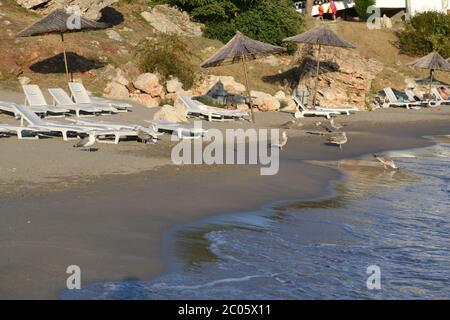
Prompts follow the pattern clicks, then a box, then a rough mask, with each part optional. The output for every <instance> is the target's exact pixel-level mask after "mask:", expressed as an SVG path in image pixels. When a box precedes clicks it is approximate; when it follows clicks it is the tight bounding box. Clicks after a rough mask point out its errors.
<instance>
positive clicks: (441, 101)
mask: <svg viewBox="0 0 450 320" xmlns="http://www.w3.org/2000/svg"><path fill="white" fill-rule="evenodd" d="M431 93H432V94H433V95H434V96H435V97H436V100H437V101H439V102H440V103H441V104H450V99H447V100H445V99H444V98H442V96H441V93H440V92H439V90H438V89H437V88H433V89H431Z"/></svg>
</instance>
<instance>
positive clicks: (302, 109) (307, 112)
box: [292, 97, 341, 119]
mask: <svg viewBox="0 0 450 320" xmlns="http://www.w3.org/2000/svg"><path fill="white" fill-rule="evenodd" d="M292 99H293V100H294V102H295V103H296V105H297V111H296V112H295V114H294V116H295V117H296V118H303V117H305V116H312V117H326V118H327V119H331V117H332V116H337V115H339V114H341V111H330V110H314V109H308V108H306V106H305V105H304V104H303V103H302V102H301V101H300V100H299V99H298V98H297V97H292Z"/></svg>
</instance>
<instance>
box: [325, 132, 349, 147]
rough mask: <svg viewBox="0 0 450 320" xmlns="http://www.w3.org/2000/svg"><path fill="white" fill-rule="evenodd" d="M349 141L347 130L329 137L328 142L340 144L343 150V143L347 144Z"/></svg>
mask: <svg viewBox="0 0 450 320" xmlns="http://www.w3.org/2000/svg"><path fill="white" fill-rule="evenodd" d="M347 141H348V139H347V134H346V133H345V132H342V133H339V134H336V135H333V136H330V137H329V138H328V143H331V144H335V145H337V146H339V149H340V150H342V145H344V144H346V143H347Z"/></svg>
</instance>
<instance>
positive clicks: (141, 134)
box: [137, 129, 156, 144]
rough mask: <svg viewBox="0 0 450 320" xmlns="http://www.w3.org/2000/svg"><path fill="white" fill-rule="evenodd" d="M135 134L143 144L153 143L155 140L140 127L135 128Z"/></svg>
mask: <svg viewBox="0 0 450 320" xmlns="http://www.w3.org/2000/svg"><path fill="white" fill-rule="evenodd" d="M137 136H138V140H139V141H141V142H143V143H145V144H148V143H154V142H155V140H156V139H155V138H154V137H153V136H152V135H150V134H149V133H147V132H145V131H143V130H142V129H138V130H137Z"/></svg>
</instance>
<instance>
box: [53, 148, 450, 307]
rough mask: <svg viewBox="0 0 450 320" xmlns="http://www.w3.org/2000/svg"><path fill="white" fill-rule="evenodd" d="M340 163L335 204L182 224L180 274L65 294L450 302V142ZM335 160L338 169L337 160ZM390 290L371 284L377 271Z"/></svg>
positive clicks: (176, 260)
mask: <svg viewBox="0 0 450 320" xmlns="http://www.w3.org/2000/svg"><path fill="white" fill-rule="evenodd" d="M391 156H392V157H393V158H394V159H395V160H396V162H397V163H398V165H399V166H400V168H401V170H400V171H398V172H397V171H395V172H394V171H385V170H384V169H383V167H382V166H380V165H378V164H377V163H376V162H375V161H373V160H372V159H369V158H367V159H359V160H349V161H342V162H339V163H338V166H339V167H340V169H341V170H342V171H343V173H345V178H343V179H342V180H340V181H338V182H336V183H335V184H334V190H335V195H334V196H332V197H331V198H328V199H325V200H317V201H306V202H298V203H295V202H294V203H292V202H291V203H288V204H285V203H283V204H272V205H270V206H267V207H266V208H263V209H261V210H260V211H257V212H249V213H240V214H227V215H222V216H216V217H213V218H209V219H206V220H203V221H199V222H196V223H194V224H191V225H188V226H183V227H178V228H175V229H174V230H172V232H171V236H170V240H171V241H170V243H171V245H170V246H171V247H170V249H169V252H170V256H171V259H170V260H171V262H170V264H171V269H172V271H171V272H170V273H167V274H164V275H162V276H160V277H158V278H155V279H152V280H149V281H122V282H106V283H93V284H89V285H87V286H84V287H83V289H82V290H73V291H65V292H63V293H62V295H61V297H62V298H63V299H79V298H81V299H397V298H401V299H435V298H444V299H449V298H450V144H440V145H436V146H433V147H430V148H426V149H420V150H413V151H407V152H393V153H391ZM328 165H336V163H330V164H328ZM372 265H376V266H378V267H379V268H380V270H381V289H380V290H369V289H368V288H367V286H366V280H367V278H368V276H369V275H368V274H367V273H366V271H367V267H368V266H372Z"/></svg>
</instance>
